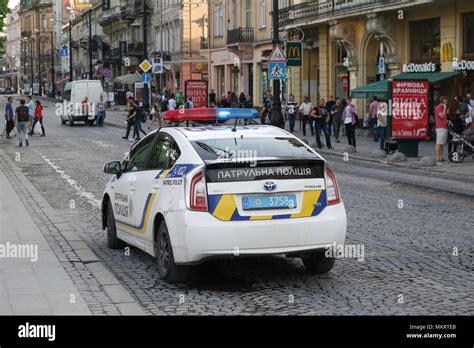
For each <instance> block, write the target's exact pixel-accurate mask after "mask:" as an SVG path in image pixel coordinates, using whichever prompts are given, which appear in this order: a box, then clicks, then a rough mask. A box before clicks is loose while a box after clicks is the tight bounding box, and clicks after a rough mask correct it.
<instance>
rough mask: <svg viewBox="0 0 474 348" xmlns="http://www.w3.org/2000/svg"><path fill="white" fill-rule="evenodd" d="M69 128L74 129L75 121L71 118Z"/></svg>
mask: <svg viewBox="0 0 474 348" xmlns="http://www.w3.org/2000/svg"><path fill="white" fill-rule="evenodd" d="M69 127H74V120H73V119H72V118H69Z"/></svg>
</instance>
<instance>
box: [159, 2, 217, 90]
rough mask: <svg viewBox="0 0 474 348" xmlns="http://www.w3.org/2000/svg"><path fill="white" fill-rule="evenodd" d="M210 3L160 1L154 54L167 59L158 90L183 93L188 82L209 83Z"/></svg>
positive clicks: (164, 59)
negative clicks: (207, 81)
mask: <svg viewBox="0 0 474 348" xmlns="http://www.w3.org/2000/svg"><path fill="white" fill-rule="evenodd" d="M209 8H210V7H209V6H208V2H207V1H203V0H187V1H183V0H158V3H157V6H156V8H155V12H154V22H153V25H154V37H155V39H154V43H155V47H154V53H155V56H156V57H160V56H161V58H162V59H163V65H164V73H163V74H158V75H157V76H156V78H157V81H156V83H157V86H160V87H164V86H166V87H168V88H172V89H174V90H183V89H184V82H185V81H187V80H193V79H194V80H203V79H204V80H207V79H208V74H209V73H208V69H209V68H208V60H207V58H206V57H205V56H203V55H202V51H201V49H206V48H207V45H208V43H207V37H208V31H209V21H208V9H209Z"/></svg>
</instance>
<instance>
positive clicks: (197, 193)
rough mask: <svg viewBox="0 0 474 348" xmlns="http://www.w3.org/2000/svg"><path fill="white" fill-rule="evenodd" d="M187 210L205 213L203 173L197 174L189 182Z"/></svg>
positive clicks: (205, 196)
mask: <svg viewBox="0 0 474 348" xmlns="http://www.w3.org/2000/svg"><path fill="white" fill-rule="evenodd" d="M189 209H191V210H198V211H207V210H208V208H207V190H206V180H205V178H204V172H203V171H199V172H197V173H196V174H195V175H194V176H193V177H192V178H191V180H190V187H189Z"/></svg>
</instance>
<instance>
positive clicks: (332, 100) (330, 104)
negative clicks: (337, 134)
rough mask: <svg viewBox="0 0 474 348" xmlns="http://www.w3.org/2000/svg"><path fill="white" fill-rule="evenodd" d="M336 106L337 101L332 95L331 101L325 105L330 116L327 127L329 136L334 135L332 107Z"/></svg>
mask: <svg viewBox="0 0 474 348" xmlns="http://www.w3.org/2000/svg"><path fill="white" fill-rule="evenodd" d="M334 105H336V101H335V100H334V97H333V96H332V95H330V96H329V99H328V100H327V101H326V104H325V105H324V108H325V109H326V111H327V113H328V115H329V119H328V122H327V123H326V127H327V130H328V133H329V136H331V135H332V127H333V122H332V114H331V110H332V107H333V106H334Z"/></svg>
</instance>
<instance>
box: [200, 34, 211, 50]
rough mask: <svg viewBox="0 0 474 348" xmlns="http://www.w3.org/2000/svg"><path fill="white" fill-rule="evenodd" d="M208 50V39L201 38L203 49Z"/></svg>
mask: <svg viewBox="0 0 474 348" xmlns="http://www.w3.org/2000/svg"><path fill="white" fill-rule="evenodd" d="M208 48H209V41H208V40H207V37H204V36H201V49H202V50H207V49H208Z"/></svg>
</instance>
